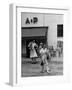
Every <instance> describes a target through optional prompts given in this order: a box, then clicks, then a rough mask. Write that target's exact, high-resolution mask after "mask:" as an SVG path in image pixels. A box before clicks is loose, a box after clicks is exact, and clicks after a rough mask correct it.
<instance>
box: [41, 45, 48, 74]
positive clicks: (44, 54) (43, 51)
mask: <svg viewBox="0 0 72 90" xmlns="http://www.w3.org/2000/svg"><path fill="white" fill-rule="evenodd" d="M40 55H41V66H42V72H44V70H45V69H46V72H47V73H49V67H48V62H47V48H46V46H45V45H44V46H43V48H41V49H40Z"/></svg>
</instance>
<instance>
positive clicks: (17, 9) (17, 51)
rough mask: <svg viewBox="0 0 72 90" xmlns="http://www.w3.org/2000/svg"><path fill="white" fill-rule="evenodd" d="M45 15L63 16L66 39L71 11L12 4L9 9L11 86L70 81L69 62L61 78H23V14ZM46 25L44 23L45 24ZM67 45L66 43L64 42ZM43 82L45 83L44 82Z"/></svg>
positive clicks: (65, 63) (66, 63) (65, 62)
mask: <svg viewBox="0 0 72 90" xmlns="http://www.w3.org/2000/svg"><path fill="white" fill-rule="evenodd" d="M22 12H25V13H40V14H41V13H44V14H57V15H63V17H64V18H63V19H64V23H63V24H64V38H63V40H65V33H66V31H67V29H68V27H69V24H68V22H69V21H68V17H69V9H66V8H64V9H63V8H61V9H60V8H51V7H50V8H49V7H48V8H40V7H24V5H18V4H10V7H9V13H10V14H9V20H10V21H9V27H10V28H9V29H10V30H9V31H10V33H9V46H10V47H9V50H10V52H9V54H10V55H9V56H10V58H9V83H10V85H25V84H30V85H31V84H34V83H35V84H50V83H64V82H68V81H69V73H68V70H69V67H67V66H68V65H69V62H68V61H69V60H65V59H66V57H65V54H64V58H63V59H64V64H63V67H64V69H63V75H61V76H51V77H50V76H49V77H48V76H45V77H42V76H40V77H28V78H25V77H21V13H22ZM43 24H44V23H43ZM64 44H65V42H64ZM42 80H43V82H42Z"/></svg>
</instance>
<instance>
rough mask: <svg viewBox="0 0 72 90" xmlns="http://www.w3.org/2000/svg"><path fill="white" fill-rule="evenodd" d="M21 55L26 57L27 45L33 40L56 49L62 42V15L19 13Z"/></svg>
mask: <svg viewBox="0 0 72 90" xmlns="http://www.w3.org/2000/svg"><path fill="white" fill-rule="evenodd" d="M21 30H22V31H21V38H22V54H24V55H25V56H28V52H29V51H28V48H27V47H28V44H29V42H30V41H32V40H35V41H36V43H37V44H39V43H40V42H41V41H42V42H43V43H45V44H47V45H48V46H53V48H54V49H56V48H57V45H58V42H59V41H61V42H63V15H61V14H60V15H59V14H43V13H25V12H22V13H21Z"/></svg>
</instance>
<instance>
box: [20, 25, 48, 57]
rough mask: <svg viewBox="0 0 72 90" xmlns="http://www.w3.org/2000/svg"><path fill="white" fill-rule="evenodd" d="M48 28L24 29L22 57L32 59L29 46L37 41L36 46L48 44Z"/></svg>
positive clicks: (22, 33)
mask: <svg viewBox="0 0 72 90" xmlns="http://www.w3.org/2000/svg"><path fill="white" fill-rule="evenodd" d="M47 35H48V27H22V32H21V37H22V52H21V53H22V57H25V58H30V49H29V48H28V44H29V43H30V42H31V41H33V40H35V42H36V44H37V45H38V46H39V44H40V43H41V42H42V43H43V44H46V43H47V37H48V36H47Z"/></svg>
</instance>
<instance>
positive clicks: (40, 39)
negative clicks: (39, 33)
mask: <svg viewBox="0 0 72 90" xmlns="http://www.w3.org/2000/svg"><path fill="white" fill-rule="evenodd" d="M33 40H35V43H36V44H37V45H38V46H39V45H40V43H41V42H42V43H43V44H46V42H47V41H46V37H42V38H41V37H37V38H35V37H34V38H32V39H28V40H26V57H27V58H30V49H29V48H28V45H29V43H30V42H32V41H33Z"/></svg>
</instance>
